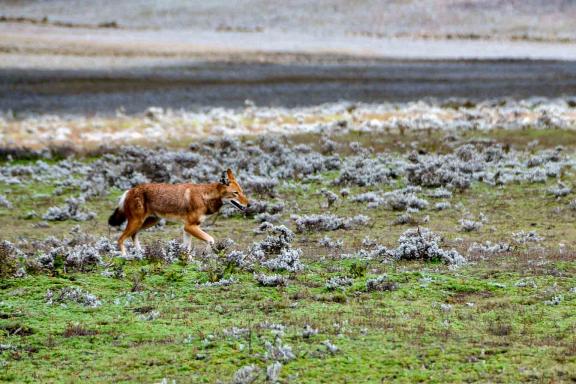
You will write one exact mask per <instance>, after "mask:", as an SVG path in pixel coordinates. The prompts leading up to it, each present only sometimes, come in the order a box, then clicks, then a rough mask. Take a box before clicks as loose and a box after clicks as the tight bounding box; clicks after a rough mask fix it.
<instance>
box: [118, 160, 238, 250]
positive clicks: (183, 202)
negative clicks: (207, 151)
mask: <svg viewBox="0 0 576 384" xmlns="http://www.w3.org/2000/svg"><path fill="white" fill-rule="evenodd" d="M224 203H230V204H232V205H234V206H235V207H236V208H238V209H240V210H242V211H243V210H244V209H246V207H247V206H248V199H247V198H246V196H245V195H244V192H243V191H242V188H241V187H240V185H239V184H238V181H237V180H236V178H235V177H234V174H233V173H232V170H230V169H228V170H227V171H226V172H224V174H223V175H222V179H221V180H220V182H219V183H211V184H141V185H138V186H136V187H134V188H132V189H130V190H128V191H126V192H124V194H123V195H122V197H121V198H120V202H119V203H118V208H116V210H115V211H114V213H112V215H111V216H110V218H109V219H108V224H109V225H111V226H114V227H119V226H120V225H122V224H123V223H124V222H125V221H126V220H127V221H128V223H127V224H126V229H125V230H124V232H123V233H122V235H120V238H119V239H118V247H119V248H120V251H121V252H122V254H123V255H125V254H126V248H125V247H124V241H125V240H126V239H127V238H128V237H131V238H132V241H133V242H134V245H135V246H136V248H137V249H141V247H140V242H139V241H138V232H139V231H141V230H143V229H146V228H150V227H152V226H154V225H156V223H158V221H159V220H160V219H161V218H165V219H167V220H177V221H182V222H183V223H184V245H185V246H186V247H187V248H188V249H191V248H192V238H191V237H190V236H194V237H196V238H197V239H200V240H202V241H205V242H206V243H207V249H208V248H210V247H212V246H213V244H214V238H213V237H212V236H210V235H209V234H207V233H206V232H204V231H203V230H202V229H200V224H202V222H203V221H204V219H205V218H206V216H207V215H211V214H214V213H217V212H218V211H219V210H220V208H221V207H222V205H224Z"/></svg>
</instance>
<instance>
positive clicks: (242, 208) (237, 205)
mask: <svg viewBox="0 0 576 384" xmlns="http://www.w3.org/2000/svg"><path fill="white" fill-rule="evenodd" d="M230 204H232V205H233V206H235V207H236V208H238V209H239V210H241V211H244V210H245V209H246V207H245V206H243V205H242V204H240V203H239V202H237V201H236V200H230Z"/></svg>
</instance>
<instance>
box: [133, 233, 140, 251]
mask: <svg viewBox="0 0 576 384" xmlns="http://www.w3.org/2000/svg"><path fill="white" fill-rule="evenodd" d="M134 246H135V247H136V249H137V250H139V251H142V246H141V245H140V239H139V238H138V234H136V235H134Z"/></svg>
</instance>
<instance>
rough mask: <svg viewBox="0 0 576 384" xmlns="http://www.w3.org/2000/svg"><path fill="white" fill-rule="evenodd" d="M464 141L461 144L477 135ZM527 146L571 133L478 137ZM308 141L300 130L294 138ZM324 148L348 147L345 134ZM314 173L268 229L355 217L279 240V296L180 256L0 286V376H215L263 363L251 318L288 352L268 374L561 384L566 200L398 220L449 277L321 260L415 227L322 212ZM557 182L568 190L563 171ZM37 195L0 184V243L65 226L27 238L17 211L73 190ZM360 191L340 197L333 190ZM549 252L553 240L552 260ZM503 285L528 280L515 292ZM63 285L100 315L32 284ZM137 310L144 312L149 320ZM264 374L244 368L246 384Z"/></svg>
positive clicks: (528, 195)
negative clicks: (480, 245) (298, 251)
mask: <svg viewBox="0 0 576 384" xmlns="http://www.w3.org/2000/svg"><path fill="white" fill-rule="evenodd" d="M469 135H470V136H469V137H467V138H469V139H470V138H473V137H475V136H474V135H477V134H473V133H470V134H469ZM531 136H540V137H538V139H539V140H540V146H543V147H553V146H555V145H557V144H559V143H563V144H564V145H568V146H570V145H571V144H572V142H573V140H574V139H575V137H576V136H575V135H574V134H573V133H572V132H571V131H548V134H547V135H545V136H543V137H542V134H541V133H536V132H527V133H526V134H525V135H522V136H514V135H510V134H506V133H504V132H498V131H496V132H495V133H492V134H491V135H490V138H492V139H494V140H496V141H499V142H503V143H508V144H510V145H524V144H525V143H527V142H530V141H531V140H532V139H534V138H535V137H534V138H532V137H531ZM316 139H317V138H316V137H313V136H307V135H301V136H299V137H295V138H294V141H296V142H308V143H310V142H314V141H315V140H316ZM337 139H338V140H340V141H341V142H347V141H351V139H350V137H340V138H337ZM354 140H355V141H365V142H366V143H370V144H371V146H373V147H374V148H375V150H376V151H378V152H380V151H390V150H392V149H395V150H398V149H399V148H401V146H399V145H398V143H399V141H400V142H405V144H406V145H408V144H409V143H410V142H413V141H415V142H417V143H425V144H422V145H419V146H420V147H422V148H425V149H428V150H432V148H434V149H433V150H434V151H435V152H436V151H437V152H442V151H444V150H446V151H447V150H448V148H447V147H443V142H442V140H441V139H440V138H428V139H426V137H425V136H423V137H410V136H409V137H404V136H402V137H400V136H398V137H396V140H390V138H386V139H379V138H378V137H370V135H360V134H358V135H357V137H356V138H355V139H354ZM322 176H323V177H322V179H321V181H315V182H310V183H298V184H297V185H296V187H295V188H290V187H289V186H287V185H284V186H281V187H280V188H279V189H278V196H276V197H275V199H276V200H281V201H284V202H285V204H286V209H285V210H284V212H283V217H282V219H283V220H285V222H286V223H290V219H289V217H290V214H291V213H293V212H297V213H298V214H310V213H320V212H322V213H328V212H330V213H333V214H336V215H339V216H352V215H355V214H365V215H368V216H369V217H370V218H371V220H370V224H369V225H368V226H367V227H365V228H361V229H354V230H340V231H336V232H330V233H312V234H302V235H297V237H296V241H295V244H294V246H295V247H299V248H302V249H303V251H304V255H303V259H304V262H305V263H306V265H307V269H306V271H305V272H303V273H299V274H295V275H289V278H290V280H289V283H288V286H287V287H280V288H275V287H261V286H259V285H258V284H257V282H256V281H255V280H254V278H253V276H252V273H249V272H243V271H239V270H227V271H225V277H231V276H233V277H235V278H237V279H238V282H237V283H236V284H233V285H231V286H226V287H200V286H198V284H201V283H204V282H207V281H209V279H210V271H209V270H208V271H206V270H201V268H199V266H198V264H197V263H177V264H173V265H163V264H153V263H152V264H150V263H147V262H141V261H132V262H126V263H122V265H121V266H119V267H121V268H122V269H123V270H124V272H125V275H126V277H125V278H122V279H116V278H110V277H104V276H101V275H100V273H99V271H95V272H93V273H69V274H64V273H60V274H56V275H54V276H47V275H32V276H28V277H26V278H22V279H5V280H2V281H1V282H0V293H1V294H0V381H13V382H29V383H36V382H77V381H80V380H81V381H83V382H86V383H101V382H150V383H152V382H160V381H161V380H162V379H163V378H168V379H170V380H172V379H174V380H176V381H177V382H178V383H188V382H190V383H193V382H194V383H195V382H205V383H212V382H216V381H218V380H220V381H222V382H228V381H230V380H231V378H232V377H233V375H234V372H235V371H236V370H237V369H238V368H240V367H242V366H245V365H250V364H256V365H257V366H259V367H262V368H264V367H266V366H267V365H269V364H271V363H272V362H271V361H264V359H263V355H264V353H265V349H264V344H265V342H266V341H269V342H272V343H273V342H274V338H275V337H274V334H273V332H272V331H271V330H270V329H268V328H266V326H265V325H264V323H277V324H282V325H284V326H285V329H284V331H283V332H284V336H283V337H282V342H283V343H284V344H285V345H290V346H291V347H292V350H293V352H294V354H295V355H296V359H294V360H292V361H290V362H288V363H285V364H284V366H283V368H282V370H281V374H280V382H306V383H312V382H314V383H328V382H338V383H340V382H342V383H344V382H348V383H359V382H362V383H364V382H366V383H379V382H391V381H394V382H438V383H441V382H511V383H512V382H573V381H576V375H575V372H576V357H575V356H576V337H575V335H576V315H575V313H576V312H575V309H576V292H574V290H572V291H571V289H572V288H574V287H576V277H575V276H576V260H575V257H574V252H573V250H574V249H575V248H576V240H574V239H576V229H575V226H574V223H575V221H576V213H574V211H572V210H570V209H569V208H568V206H567V205H568V202H569V201H570V200H571V199H572V197H571V196H570V195H569V196H566V197H563V198H560V199H556V198H554V197H552V196H550V195H549V194H547V193H546V189H547V188H548V187H549V186H550V185H552V183H549V184H547V185H544V184H510V185H506V186H502V187H488V186H486V185H484V184H480V183H475V184H473V186H472V188H471V189H469V190H467V191H466V192H463V193H456V194H455V195H454V197H453V198H452V199H451V203H452V208H451V209H448V210H445V211H440V212H436V211H433V210H432V209H427V210H424V211H422V212H419V213H416V214H414V215H413V216H414V218H415V220H416V221H417V222H420V223H422V225H425V226H426V227H429V228H430V229H432V230H433V231H435V232H437V233H439V234H441V235H443V236H444V237H445V246H446V247H447V248H450V247H454V248H456V249H458V250H459V251H460V252H461V253H462V254H464V255H466V256H467V258H468V259H469V261H470V263H468V264H467V265H465V266H464V267H461V268H458V269H451V268H448V267H447V266H445V265H443V264H437V263H422V262H405V261H404V262H395V263H381V262H377V261H370V262H367V261H358V260H342V259H340V258H339V257H337V256H338V255H339V254H341V253H351V252H354V251H357V250H358V249H359V248H361V247H362V245H361V241H362V239H363V238H364V237H366V236H369V237H370V238H372V239H375V240H377V241H378V242H379V243H381V244H384V245H386V246H389V247H393V246H396V241H397V239H398V237H399V235H400V234H402V233H403V232H404V231H405V230H406V229H407V228H410V227H414V226H415V224H413V225H393V222H394V220H395V219H396V217H397V216H398V215H399V213H398V212H392V211H387V210H381V209H373V210H370V209H367V208H366V205H365V204H361V203H353V202H351V201H349V200H347V199H340V201H339V202H337V203H336V205H335V206H334V207H331V208H329V209H328V208H322V207H321V202H322V201H323V198H322V196H320V194H319V193H318V191H319V190H320V189H321V188H328V189H331V190H333V191H334V192H338V191H339V188H337V187H334V186H332V185H331V184H330V181H331V180H332V179H333V178H334V177H335V175H334V174H331V173H326V174H323V175H322ZM565 178H566V180H564V181H565V182H568V183H572V184H573V181H574V178H573V174H571V173H568V174H567V175H566V176H565ZM399 186H400V185H394V186H387V187H386V188H385V189H386V190H392V189H395V188H397V187H399ZM54 188H55V186H53V185H40V184H32V185H31V186H30V185H29V186H26V187H20V186H13V185H12V186H8V185H4V184H0V194H4V195H6V196H8V197H9V198H10V200H11V201H12V203H13V204H14V206H15V207H16V208H15V209H12V210H8V209H5V208H0V226H1V227H2V238H3V239H8V240H11V241H16V240H18V239H22V238H26V239H43V238H45V237H46V236H48V235H57V236H63V235H65V234H67V233H68V232H69V231H70V229H71V228H72V226H73V225H75V224H76V223H73V222H62V223H50V225H49V227H47V228H35V227H34V225H35V224H37V223H38V221H40V220H41V219H40V218H32V219H25V216H26V213H27V212H29V211H30V210H34V211H36V212H37V213H39V214H40V215H42V214H43V213H44V212H45V211H46V209H47V208H48V207H49V206H51V205H57V204H60V203H61V202H63V201H64V199H65V198H66V197H68V196H70V195H72V194H73V192H74V191H64V193H63V194H62V195H60V196H56V197H54V196H52V191H53V189H54ZM368 190H370V188H359V187H355V188H351V194H352V195H354V194H358V193H361V192H365V191H368ZM120 193H121V191H113V192H112V193H111V194H110V195H109V196H105V197H102V198H95V199H94V200H92V201H90V202H89V204H88V208H89V209H90V210H93V211H95V212H97V214H98V216H97V219H96V220H94V221H89V222H83V223H79V225H80V227H81V229H82V230H83V231H86V232H90V233H93V234H101V235H106V236H107V235H108V228H107V226H106V224H105V219H106V218H107V215H108V214H109V213H110V212H111V210H112V208H113V206H114V205H115V204H116V200H117V197H118V196H119V194H120ZM423 196H425V194H423ZM258 198H260V199H264V198H265V197H262V196H259V197H258ZM427 199H428V200H429V201H430V202H432V203H433V202H435V201H436V199H432V198H427ZM438 201H439V200H438ZM466 212H468V213H471V214H472V215H474V216H475V217H477V216H478V215H479V214H480V213H483V214H485V215H486V216H487V217H488V222H487V223H486V224H485V225H484V226H483V228H482V229H481V230H480V231H478V232H463V231H461V230H460V224H459V221H460V219H461V218H462V217H463V215H464V213H466ZM426 216H429V222H427V223H425V221H426V220H427V219H426V218H425V217H426ZM424 223H425V224H424ZM256 225H257V224H256V223H255V222H254V221H253V220H252V219H249V218H244V217H241V216H240V215H236V216H233V217H230V218H223V217H220V218H218V219H217V220H216V222H215V223H214V224H212V225H208V226H206V228H207V231H208V232H209V233H210V234H212V235H213V236H214V237H215V238H217V239H218V238H220V239H221V238H225V237H229V238H232V239H233V240H234V241H235V242H236V246H237V247H239V248H245V247H247V246H248V245H250V244H251V243H252V242H253V241H256V240H259V239H261V237H262V235H256V234H254V233H253V228H255V227H256ZM520 230H524V231H528V230H535V231H537V233H538V235H540V236H543V237H544V240H543V241H542V242H541V243H539V244H538V245H537V246H533V245H517V246H515V247H514V248H513V249H512V251H510V252H505V253H500V254H495V255H489V256H482V257H481V256H478V255H473V254H470V255H468V254H467V249H468V247H469V245H470V244H471V243H472V242H482V241H486V240H490V241H492V242H500V241H506V242H510V239H511V235H512V233H513V232H518V231H520ZM180 231H181V230H180V227H179V226H178V225H167V226H166V228H165V229H164V230H162V231H158V230H154V231H149V232H147V233H145V234H144V235H143V236H142V240H143V242H144V244H145V245H146V244H150V243H151V242H152V241H153V240H154V239H160V238H163V239H166V238H176V237H178V238H179V237H180V234H181V232H180ZM326 234H328V235H329V236H331V237H333V238H339V239H343V240H344V249H343V250H341V251H335V250H327V249H325V248H322V247H320V246H318V239H319V238H321V237H323V236H324V235H326ZM116 235H117V233H115V232H112V233H111V234H110V236H112V237H115V236H116ZM560 243H562V244H564V245H565V246H564V247H563V250H561V249H560V245H559V244H560ZM111 262H112V261H111ZM114 263H118V262H117V261H114ZM215 268H218V267H215ZM381 274H387V275H388V278H389V280H390V281H391V282H393V283H395V284H394V285H395V287H396V289H392V290H390V291H384V292H369V291H368V290H367V289H366V281H367V279H369V278H373V277H376V276H379V275H381ZM334 276H351V277H354V283H353V285H352V286H350V287H345V288H343V289H341V290H335V291H330V290H328V289H327V288H326V287H325V283H326V281H327V280H328V279H329V278H331V277H334ZM521 281H527V282H529V283H528V284H526V286H522V284H518V283H519V282H521ZM70 285H74V286H78V287H81V288H82V289H85V290H86V291H88V292H91V293H93V294H95V295H96V296H97V297H98V298H99V299H100V300H101V301H102V303H103V305H102V306H100V307H98V308H86V307H82V306H79V305H76V304H70V305H68V306H66V307H64V306H58V305H54V306H49V305H47V304H46V299H45V295H46V292H47V290H48V289H52V290H54V289H57V288H60V287H64V286H70ZM558 296H562V300H561V301H560V302H559V303H558V304H557V305H550V303H547V301H550V300H552V299H553V298H554V297H558ZM155 311H157V316H153V314H155V313H156V312H155ZM147 318H153V319H151V320H147ZM306 324H308V325H310V326H311V327H313V328H316V329H318V334H316V335H312V336H311V337H309V338H305V337H303V336H302V331H303V329H304V326H305V325H306ZM232 327H238V328H245V329H246V330H247V331H246V332H245V333H242V334H241V335H239V336H238V337H235V336H230V335H226V334H225V332H224V331H225V330H229V329H231V328H232ZM325 340H329V341H330V342H331V343H332V344H334V345H336V346H337V347H338V351H337V352H335V353H332V352H330V351H329V350H328V348H327V347H326V346H325V345H324V344H322V343H323V342H324V341H325ZM264 381H265V374H264V373H261V374H260V376H259V378H258V382H264Z"/></svg>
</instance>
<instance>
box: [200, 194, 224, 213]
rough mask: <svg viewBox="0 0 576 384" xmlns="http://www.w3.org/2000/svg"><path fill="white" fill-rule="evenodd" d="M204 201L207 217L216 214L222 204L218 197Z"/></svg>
mask: <svg viewBox="0 0 576 384" xmlns="http://www.w3.org/2000/svg"><path fill="white" fill-rule="evenodd" d="M205 201H206V214H208V215H212V214H213V213H216V212H218V211H219V210H220V208H222V205H223V204H224V203H222V198H220V197H213V198H208V199H206V200H205Z"/></svg>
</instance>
